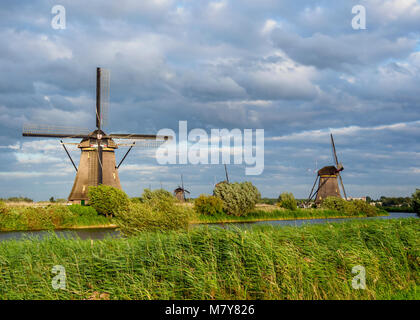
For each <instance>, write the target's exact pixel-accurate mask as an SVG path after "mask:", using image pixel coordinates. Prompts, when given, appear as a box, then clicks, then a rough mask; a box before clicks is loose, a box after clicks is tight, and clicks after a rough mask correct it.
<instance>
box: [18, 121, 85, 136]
mask: <svg viewBox="0 0 420 320" xmlns="http://www.w3.org/2000/svg"><path fill="white" fill-rule="evenodd" d="M89 133H90V130H89V129H86V128H77V127H64V126H52V125H47V124H25V125H24V126H23V130H22V135H23V136H24V137H46V138H50V137H53V138H86V137H88V136H89Z"/></svg>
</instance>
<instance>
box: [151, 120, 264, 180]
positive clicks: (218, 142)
mask: <svg viewBox="0 0 420 320" xmlns="http://www.w3.org/2000/svg"><path fill="white" fill-rule="evenodd" d="M157 134H158V135H165V136H172V137H173V139H172V140H168V141H166V142H165V143H163V144H162V145H161V146H160V147H159V148H158V149H157V150H156V160H157V162H158V163H159V164H162V165H165V164H221V163H222V164H231V163H233V164H244V165H245V174H246V175H260V174H261V173H262V172H263V171H264V129H256V130H253V129H244V130H243V131H241V130H240V129H232V130H228V129H211V131H210V135H209V134H208V133H207V132H206V131H205V130H204V129H197V128H196V129H192V130H191V131H190V132H188V128H187V121H179V132H178V135H177V134H176V133H175V132H174V131H173V130H172V129H161V130H159V132H158V133H157ZM232 158H233V161H232Z"/></svg>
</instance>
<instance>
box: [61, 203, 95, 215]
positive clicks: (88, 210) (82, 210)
mask: <svg viewBox="0 0 420 320" xmlns="http://www.w3.org/2000/svg"><path fill="white" fill-rule="evenodd" d="M67 208H68V209H69V210H70V211H71V212H73V213H75V214H77V215H78V216H79V217H96V216H97V215H98V212H97V211H96V210H95V208H94V207H91V206H82V205H80V204H72V205H70V206H68V207H67Z"/></svg>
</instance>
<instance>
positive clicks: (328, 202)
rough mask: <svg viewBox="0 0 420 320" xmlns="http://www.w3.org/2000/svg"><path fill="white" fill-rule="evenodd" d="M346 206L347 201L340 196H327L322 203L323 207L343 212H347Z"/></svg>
mask: <svg viewBox="0 0 420 320" xmlns="http://www.w3.org/2000/svg"><path fill="white" fill-rule="evenodd" d="M346 207H347V201H346V200H344V199H342V198H339V197H327V198H325V199H324V200H323V201H322V203H321V208H323V209H329V210H334V211H338V212H341V213H345V212H346Z"/></svg>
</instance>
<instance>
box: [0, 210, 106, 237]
mask: <svg viewBox="0 0 420 320" xmlns="http://www.w3.org/2000/svg"><path fill="white" fill-rule="evenodd" d="M112 223H113V220H112V219H111V218H107V217H105V216H103V215H99V214H98V213H97V212H96V211H95V209H93V208H91V207H87V206H86V207H85V206H80V205H71V206H65V205H48V206H45V207H31V206H12V207H8V206H3V207H0V231H28V230H57V229H68V228H83V227H95V228H97V227H100V226H103V227H106V226H111V225H112Z"/></svg>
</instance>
